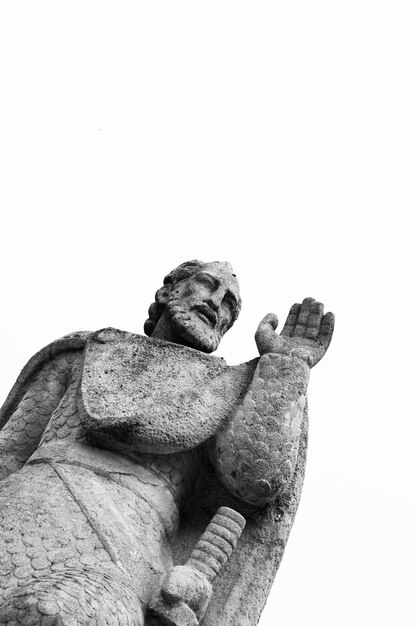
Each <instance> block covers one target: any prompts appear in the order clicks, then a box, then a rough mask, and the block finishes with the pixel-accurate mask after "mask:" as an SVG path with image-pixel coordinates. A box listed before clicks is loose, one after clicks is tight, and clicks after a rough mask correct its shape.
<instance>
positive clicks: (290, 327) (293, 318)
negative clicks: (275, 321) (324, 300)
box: [281, 303, 301, 337]
mask: <svg viewBox="0 0 417 626" xmlns="http://www.w3.org/2000/svg"><path fill="white" fill-rule="evenodd" d="M300 308H301V304H297V303H296V304H293V305H292V307H291V308H290V311H289V313H288V317H287V319H286V321H285V324H284V328H283V329H282V331H281V335H284V336H285V337H291V336H292V334H293V332H294V327H295V324H296V322H297V318H298V314H299V312H300Z"/></svg>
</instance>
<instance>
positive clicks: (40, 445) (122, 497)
mask: <svg viewBox="0 0 417 626" xmlns="http://www.w3.org/2000/svg"><path fill="white" fill-rule="evenodd" d="M240 307H241V300H240V295H239V285H238V281H237V279H236V276H235V274H233V270H232V268H231V266H230V265H229V264H228V263H219V262H213V263H203V262H201V261H189V262H187V263H183V264H182V265H180V266H179V267H177V268H176V269H174V270H173V271H172V272H171V273H170V274H168V275H167V276H166V278H165V280H164V284H163V286H162V287H161V289H159V290H158V291H157V293H156V300H155V302H154V303H153V304H152V305H151V306H150V309H149V319H148V320H147V321H146V322H145V333H146V335H147V337H145V336H142V335H135V334H131V333H127V332H123V331H120V330H115V329H113V328H106V329H104V330H100V331H98V332H79V333H74V334H71V335H67V336H66V337H63V338H62V339H59V340H58V341H55V342H53V343H52V344H50V345H49V346H47V347H46V348H44V349H43V350H41V351H40V352H39V353H37V354H36V355H35V356H34V357H33V358H32V359H31V360H30V361H29V362H28V364H27V365H26V366H25V368H24V369H23V371H22V373H21V374H20V376H19V378H18V379H17V382H16V384H15V385H14V387H13V389H12V391H11V392H10V394H9V396H8V398H7V400H6V402H5V404H4V405H3V408H2V411H1V416H0V428H2V430H1V431H0V455H1V456H0V473H1V478H2V480H1V482H0V531H1V532H0V623H1V624H5V625H9V626H11V625H16V626H17V625H18V626H30V625H33V626H35V625H41V626H46V625H52V624H60V625H61V626H81V625H84V624H87V625H88V624H96V625H105V624H108V625H118V626H144V625H145V626H151V625H152V626H156V625H163V624H168V625H171V626H191V625H193V624H194V625H196V624H201V625H202V626H255V624H257V622H258V619H259V616H260V613H261V611H262V608H263V606H264V604H265V601H266V598H267V596H268V593H269V589H270V587H271V584H272V581H273V579H274V576H275V573H276V570H277V568H278V566H279V563H280V560H281V557H282V553H283V551H284V547H285V544H286V541H287V538H288V534H289V531H290V528H291V525H292V522H293V519H294V515H295V512H296V509H297V505H298V501H299V497H300V492H301V486H302V480H303V475H304V466H305V457H306V447H307V411H306V391H307V384H308V379H309V373H310V368H311V367H313V366H314V365H315V364H316V363H317V362H318V361H319V360H320V359H321V358H322V356H323V355H324V354H325V352H326V350H327V348H328V346H329V343H330V340H331V336H332V332H333V326H334V318H333V315H332V314H331V313H327V314H326V315H323V305H322V304H320V303H319V302H316V301H315V300H313V299H312V298H307V299H305V300H304V301H303V303H302V304H295V305H294V306H293V307H292V308H291V310H290V312H289V315H288V318H287V321H286V323H285V325H284V327H283V330H282V332H281V334H280V335H278V334H277V333H276V332H275V329H276V327H277V324H278V320H277V318H276V316H275V315H274V314H269V315H267V316H266V317H265V318H264V319H263V320H262V321H261V323H260V325H259V327H258V330H257V331H256V335H255V339H256V343H257V346H258V350H259V354H260V356H259V357H258V358H255V359H253V360H251V361H248V362H246V363H243V364H241V365H238V366H228V365H227V364H226V363H225V361H224V360H223V359H221V358H218V357H214V356H211V355H210V354H209V353H211V352H213V351H214V350H215V349H216V348H217V346H218V345H219V342H220V340H221V338H222V336H223V335H224V333H225V332H226V331H227V330H228V329H229V328H230V327H231V326H232V325H233V323H234V322H235V320H236V319H237V317H238V314H239V311H240ZM219 507H220V509H219ZM245 523H246V525H245ZM243 528H244V529H243ZM239 536H240V538H239Z"/></svg>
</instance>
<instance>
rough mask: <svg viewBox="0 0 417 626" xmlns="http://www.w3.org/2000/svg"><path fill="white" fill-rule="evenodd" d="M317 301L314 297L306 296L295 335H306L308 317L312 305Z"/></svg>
mask: <svg viewBox="0 0 417 626" xmlns="http://www.w3.org/2000/svg"><path fill="white" fill-rule="evenodd" d="M313 303H315V300H314V298H304V300H303V302H302V304H301V308H300V312H299V314H298V318H297V322H296V324H295V328H294V333H293V336H294V337H304V335H305V331H306V327H307V322H308V318H309V317H310V311H311V306H312V305H313Z"/></svg>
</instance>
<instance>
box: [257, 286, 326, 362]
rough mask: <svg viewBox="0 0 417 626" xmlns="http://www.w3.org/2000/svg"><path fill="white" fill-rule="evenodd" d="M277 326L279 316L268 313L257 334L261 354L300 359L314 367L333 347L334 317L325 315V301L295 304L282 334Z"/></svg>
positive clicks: (309, 300)
mask: <svg viewBox="0 0 417 626" xmlns="http://www.w3.org/2000/svg"><path fill="white" fill-rule="evenodd" d="M277 326H278V318H277V316H276V315H275V313H268V315H266V316H265V317H264V318H263V320H262V321H261V323H260V324H259V326H258V330H257V331H256V333H255V341H256V345H257V346H258V350H259V354H260V355H262V354H265V353H268V352H272V353H275V354H284V355H287V356H296V357H298V358H300V359H302V360H303V361H305V362H306V363H307V364H308V365H309V366H310V367H314V365H316V363H318V362H319V361H320V359H321V358H322V357H323V356H324V355H325V353H326V350H327V348H328V347H329V345H330V341H331V339H332V335H333V329H334V315H333V313H326V314H325V315H323V305H322V304H321V302H316V301H315V300H314V298H305V300H303V302H302V304H293V305H292V307H291V309H290V312H289V314H288V317H287V321H286V322H285V324H284V328H283V329H282V331H281V334H280V335H278V334H277V333H276V332H275V329H276V328H277Z"/></svg>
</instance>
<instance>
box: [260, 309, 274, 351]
mask: <svg viewBox="0 0 417 626" xmlns="http://www.w3.org/2000/svg"><path fill="white" fill-rule="evenodd" d="M277 326H278V317H277V316H276V315H275V313H268V314H267V315H265V317H264V318H263V319H262V320H261V321H260V323H259V326H258V329H257V331H256V333H255V341H256V345H257V346H258V350H259V354H263V353H264V352H269V351H270V349H269V346H270V343H271V335H273V334H274V331H275V329H276V327H277Z"/></svg>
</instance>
